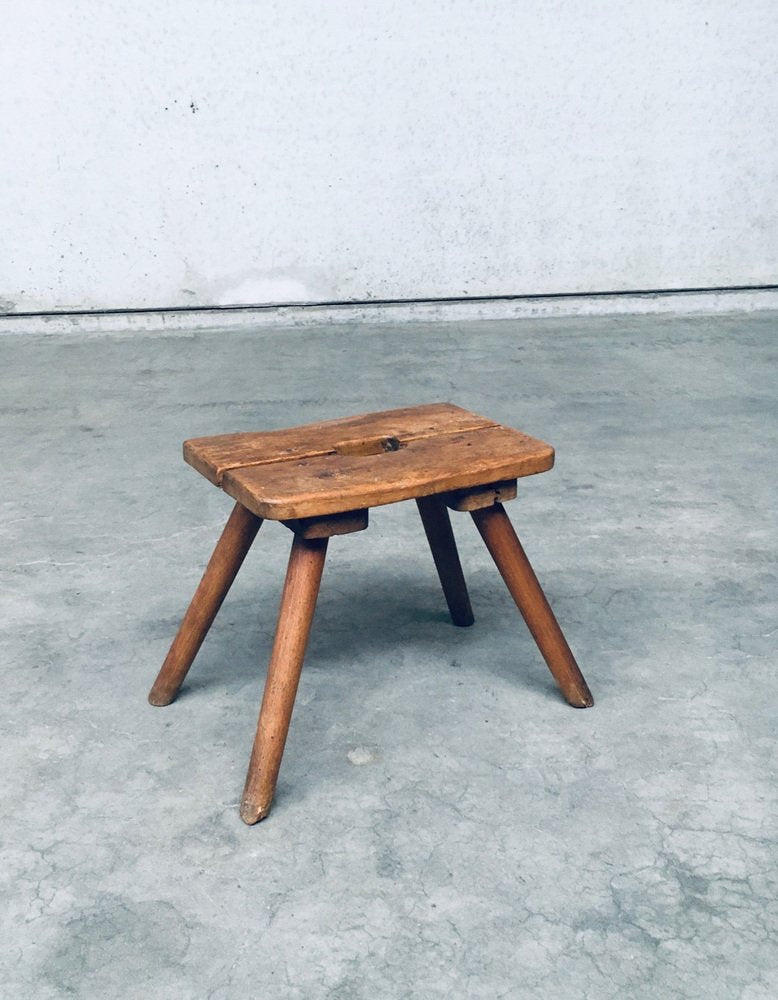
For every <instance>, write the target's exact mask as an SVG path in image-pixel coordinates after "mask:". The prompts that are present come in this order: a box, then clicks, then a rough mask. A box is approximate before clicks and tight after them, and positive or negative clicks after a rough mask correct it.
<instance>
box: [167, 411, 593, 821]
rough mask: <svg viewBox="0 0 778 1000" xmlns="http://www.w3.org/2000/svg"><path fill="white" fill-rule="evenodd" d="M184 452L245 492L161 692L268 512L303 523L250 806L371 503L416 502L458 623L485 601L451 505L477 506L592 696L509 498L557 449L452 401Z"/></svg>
mask: <svg viewBox="0 0 778 1000" xmlns="http://www.w3.org/2000/svg"><path fill="white" fill-rule="evenodd" d="M184 458H185V459H186V461H187V462H189V464H190V465H192V466H194V468H195V469H197V470H198V472H201V473H202V474H203V475H204V476H205V477H206V478H207V479H209V480H210V481H211V482H212V483H213V484H214V485H216V486H219V487H220V488H221V489H222V490H224V492H225V493H228V494H229V495H230V496H231V497H233V499H234V500H235V505H234V507H233V510H232V513H231V514H230V516H229V518H228V520H227V523H226V525H225V526H224V530H223V531H222V534H221V537H220V538H219V541H218V542H217V543H216V548H215V549H214V550H213V554H212V556H211V558H210V561H209V562H208V565H207V566H206V569H205V573H204V574H203V577H202V579H201V581H200V584H199V586H198V587H197V590H196V591H195V594H194V597H193V598H192V601H191V603H190V604H189V607H188V609H187V611H186V614H185V615H184V618H183V621H182V622H181V626H180V628H179V630H178V632H177V634H176V637H175V639H174V640H173V643H172V645H171V647H170V650H169V652H168V654H167V657H166V658H165V662H164V663H163V664H162V668H161V670H160V671H159V674H158V675H157V679H156V681H155V682H154V685H153V687H152V689H151V691H150V692H149V701H150V702H151V704H152V705H157V706H162V705H169V704H170V703H171V702H172V701H173V700H174V699H175V697H176V695H177V694H178V692H179V690H180V688H181V685H182V684H183V683H184V680H185V678H186V675H187V673H188V671H189V668H190V667H191V665H192V662H193V661H194V658H195V656H196V655H197V651H198V650H199V648H200V646H201V645H202V642H203V640H204V639H205V636H206V635H207V633H208V630H209V628H210V627H211V625H212V623H213V621H214V618H215V617H216V615H217V613H218V611H219V608H220V607H221V604H222V601H223V600H224V598H225V597H226V595H227V592H228V591H229V589H230V587H231V585H232V582H233V581H234V579H235V576H236V575H237V573H238V570H239V569H240V567H241V564H242V563H243V560H244V558H245V556H246V554H247V553H248V551H249V549H250V548H251V545H252V543H253V542H254V539H255V537H256V535H257V532H258V531H259V529H260V527H261V525H262V523H263V521H264V520H265V519H269V520H274V521H282V522H283V524H284V525H285V526H286V527H287V528H289V529H290V531H291V532H292V546H291V551H290V553H289V563H288V566H287V571H286V580H285V582H284V589H283V592H282V595H281V604H280V607H279V610H278V622H277V625H276V631H275V638H274V640H273V648H272V651H271V653H270V662H269V663H268V668H267V676H266V679H265V686H264V693H263V695H262V706H261V708H260V711H259V718H258V720H257V729H256V734H255V737H254V745H253V748H252V751H251V758H250V760H249V766H248V773H247V775H246V784H245V786H244V789H243V796H242V798H241V806H240V815H241V818H242V819H243V820H244V821H245V822H246V823H249V824H252V823H256V822H258V820H261V819H263V818H264V817H265V816H267V814H268V812H269V810H270V806H271V803H272V801H273V795H274V793H275V787H276V781H277V779H278V771H279V768H280V766H281V757H282V755H283V752H284V746H285V744H286V738H287V734H288V731H289V723H290V720H291V718H292V709H293V708H294V700H295V694H296V692H297V685H298V683H299V680H300V672H301V670H302V666H303V659H304V656H305V649H306V646H307V643H308V636H309V634H310V630H311V623H312V621H313V615H314V611H315V609H316V598H317V595H318V593H319V585H320V583H321V578H322V571H323V570H324V560H325V556H326V554H327V546H328V543H329V541H330V539H331V538H332V537H334V536H336V535H349V534H351V533H353V532H356V531H363V530H364V529H365V528H367V526H368V511H369V509H370V508H371V507H377V506H380V505H382V504H388V503H395V502H396V501H399V500H411V499H413V500H415V501H416V506H417V508H418V512H419V515H420V518H421V524H422V527H423V529H424V533H425V534H426V536H427V541H428V542H429V547H430V551H431V553H432V560H433V562H434V564H435V569H436V570H437V574H438V577H439V579H440V584H441V587H442V589H443V596H444V597H445V600H446V603H447V605H448V609H449V613H450V616H451V622H452V624H454V625H457V626H461V627H467V626H470V625H472V624H473V621H474V617H473V609H472V606H471V604H470V596H469V594H468V590H467V584H466V582H465V577H464V574H463V572H462V566H461V563H460V561H459V553H458V551H457V545H456V540H455V538H454V533H453V531H452V528H451V520H450V517H449V513H448V510H449V508H450V509H451V510H455V511H468V512H469V513H470V516H471V517H472V519H473V522H474V523H475V526H476V528H477V529H478V532H479V533H480V535H481V537H482V538H483V540H484V543H485V544H486V547H487V549H488V551H489V553H490V554H491V556H492V559H493V560H494V563H495V565H496V566H497V569H498V570H499V571H500V574H501V576H502V578H503V580H504V581H505V584H506V586H507V588H508V591H509V592H510V594H511V596H512V597H513V600H514V601H515V603H516V606H517V607H518V609H519V610H520V612H521V614H522V615H523V617H524V620H525V621H526V623H527V625H528V627H529V630H530V632H531V633H532V635H533V637H534V639H535V641H536V642H537V645H538V648H539V649H540V652H541V653H542V654H543V658H544V659H545V661H546V663H547V665H548V668H549V670H550V671H551V673H552V675H553V676H554V679H555V680H556V682H557V684H558V685H559V688H560V690H561V691H562V694H563V695H564V697H565V699H566V700H567V702H568V703H569V704H570V705H573V706H575V707H576V708H588V707H589V706H590V705H592V704H593V699H592V695H591V692H590V691H589V688H588V686H587V684H586V681H585V680H584V677H583V674H582V673H581V671H580V669H579V667H578V664H577V663H576V661H575V657H574V656H573V654H572V652H571V650H570V647H569V646H568V644H567V640H566V639H565V637H564V635H563V633H562V630H561V628H560V627H559V623H558V622H557V620H556V618H555V617H554V613H553V611H552V610H551V607H550V606H549V603H548V601H547V600H546V596H545V594H544V593H543V590H542V588H541V586H540V584H539V583H538V579H537V577H536V576H535V573H534V571H533V569H532V566H531V565H530V562H529V560H528V559H527V556H526V553H525V552H524V549H523V547H522V545H521V542H520V541H519V538H518V536H517V535H516V532H515V531H514V529H513V526H512V525H511V522H510V520H509V519H508V515H507V514H506V512H505V510H504V508H503V506H502V501H504V500H512V499H513V498H514V497H515V496H516V480H517V479H518V478H519V477H520V476H531V475H534V474H535V473H537V472H545V471H546V470H547V469H550V468H551V467H552V465H553V464H554V449H553V448H552V447H551V446H550V445H548V444H545V443H544V442H543V441H538V440H537V439H536V438H531V437H528V436H527V435H526V434H522V433H521V432H520V431H517V430H512V429H511V428H509V427H503V426H502V424H498V423H495V421H493V420H488V419H487V418H486V417H481V416H479V415H478V414H477V413H471V412H470V411H469V410H464V409H462V408H461V407H459V406H454V405H453V404H452V403H432V404H426V405H422V406H411V407H405V408H403V409H398V410H384V411H383V412H381V413H364V414H361V415H360V416H356V417H345V418H343V419H340V420H325V421H322V422H320V423H316V424H306V425H304V426H302V427H289V428H285V429H283V430H276V431H261V432H257V433H253V432H252V433H243V434H219V435H216V436H212V437H204V438H192V439H191V440H189V441H186V442H184Z"/></svg>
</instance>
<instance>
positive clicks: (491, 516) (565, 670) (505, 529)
mask: <svg viewBox="0 0 778 1000" xmlns="http://www.w3.org/2000/svg"><path fill="white" fill-rule="evenodd" d="M471 515H472V518H473V520H474V521H475V524H476V527H477V528H478V530H479V531H480V533H481V537H482V538H483V540H484V542H485V543H486V547H487V549H489V552H490V553H491V555H492V558H493V559H494V561H495V563H496V564H497V568H498V569H499V571H500V573H501V574H502V578H503V580H505V583H506V585H507V587H508V590H509V591H510V593H511V597H513V599H514V601H515V602H516V605H517V607H518V609H519V611H521V613H522V615H523V616H524V621H525V622H526V623H527V625H528V626H529V630H530V632H531V633H532V635H533V637H534V639H535V642H536V643H537V644H538V647H539V649H540V652H541V653H542V654H543V658H544V659H545V661H546V663H547V664H548V667H549V670H550V671H551V673H552V674H553V675H554V679H555V680H556V682H557V684H558V685H559V687H560V688H561V690H562V694H563V695H564V696H565V698H566V699H567V701H568V702H569V703H570V704H571V705H573V706H574V707H575V708H589V707H590V706H591V705H593V704H594V699H593V698H592V695H591V693H590V691H589V688H588V687H587V686H586V681H585V680H584V678H583V675H582V673H581V671H580V670H579V669H578V664H577V663H576V662H575V658H574V657H573V654H572V653H571V652H570V647H569V646H568V645H567V640H566V639H565V637H564V635H563V634H562V630H561V629H560V627H559V624H558V623H557V620H556V618H555V617H554V612H553V611H552V610H551V608H550V606H549V603H548V601H547V600H546V595H545V594H544V593H543V591H542V589H541V587H540V584H539V583H538V578H537V577H536V576H535V573H534V571H533V569H532V566H531V565H530V562H529V560H528V559H527V556H526V555H525V553H524V549H523V548H522V546H521V542H520V541H519V539H518V537H517V535H516V532H515V531H514V530H513V525H512V524H511V522H510V521H509V520H508V515H507V514H506V513H505V510H504V509H503V506H502V504H499V503H497V504H495V505H494V506H493V507H484V508H483V509H481V510H474V511H471Z"/></svg>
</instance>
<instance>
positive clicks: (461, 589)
mask: <svg viewBox="0 0 778 1000" xmlns="http://www.w3.org/2000/svg"><path fill="white" fill-rule="evenodd" d="M416 504H417V506H418V508H419V514H420V515H421V523H422V524H423V525H424V531H425V534H426V535H427V541H428V542H429V545H430V549H431V550H432V558H433V560H434V561H435V568H436V569H437V571H438V576H439V577H440V585H441V586H442V588H443V594H444V596H445V598H446V603H447V604H448V610H449V611H450V613H451V621H452V622H453V623H454V624H455V625H460V626H467V625H472V624H473V621H474V619H473V609H472V607H471V606H470V597H469V595H468V593H467V584H466V583H465V577H464V574H463V573H462V564H461V563H460V561H459V553H458V552H457V543H456V540H455V539H454V532H453V531H452V529H451V520H450V518H449V516H448V511H447V510H446V505H445V504H444V502H443V500H442V499H441V498H440V497H436V496H431V497H419V498H418V500H417V501H416Z"/></svg>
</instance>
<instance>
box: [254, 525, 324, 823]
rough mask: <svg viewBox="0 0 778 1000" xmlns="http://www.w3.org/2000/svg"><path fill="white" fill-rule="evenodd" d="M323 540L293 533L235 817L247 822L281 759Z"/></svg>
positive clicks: (269, 790)
mask: <svg viewBox="0 0 778 1000" xmlns="http://www.w3.org/2000/svg"><path fill="white" fill-rule="evenodd" d="M327 541H328V540H327V539H326V538H318V539H305V538H301V537H300V536H299V535H295V537H294V541H293V542H292V551H291V554H290V556H289V566H288V568H287V572H286V581H285V583H284V590H283V594H282V596H281V607H280V610H279V613H278V624H277V626H276V634H275V640H274V642H273V651H272V653H271V655H270V665H269V666H268V671H267V680H266V681H265V691H264V695H263V697H262V707H261V709H260V711H259V721H258V723H257V733H256V737H255V739H254V747H253V749H252V751H251V761H250V763H249V769H248V774H247V776H246V785H245V787H244V790H243V798H242V800H241V807H240V815H241V818H242V819H243V821H244V822H245V823H248V824H249V825H251V824H252V823H256V822H258V821H259V820H261V819H264V817H265V816H267V814H268V812H269V811H270V806H271V804H272V801H273V794H274V792H275V787H276V781H277V780H278V770H279V768H280V766H281V757H282V756H283V753H284V746H285V745H286V736H287V733H288V731H289V722H290V720H291V718H292V709H293V708H294V699H295V695H296V694H297V685H298V683H299V681H300V672H301V671H302V667H303V659H304V657H305V649H306V646H307V645H308V636H309V635H310V631H311V623H312V621H313V614H314V611H315V609H316V598H317V596H318V593H319V585H320V583H321V576H322V571H323V570H324V559H325V556H326V554H327Z"/></svg>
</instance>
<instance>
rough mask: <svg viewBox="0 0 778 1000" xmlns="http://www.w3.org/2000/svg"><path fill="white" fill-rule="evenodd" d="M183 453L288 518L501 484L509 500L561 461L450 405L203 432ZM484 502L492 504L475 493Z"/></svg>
mask: <svg viewBox="0 0 778 1000" xmlns="http://www.w3.org/2000/svg"><path fill="white" fill-rule="evenodd" d="M184 455H185V457H186V460H187V461H188V462H189V463H190V464H191V465H193V466H194V467H195V468H196V469H198V470H199V471H200V472H202V474H203V475H204V476H206V477H207V478H208V479H210V481H211V482H213V483H216V484H217V485H220V486H221V487H222V488H223V489H224V490H225V491H226V492H227V493H229V494H230V496H232V497H233V498H234V499H236V500H238V501H239V502H240V503H241V504H243V505H244V506H245V507H247V508H248V509H249V510H251V511H253V512H254V513H255V514H257V515H258V516H259V517H263V518H270V519H273V520H282V521H290V520H299V519H301V518H308V517H320V516H323V515H329V514H339V513H342V512H344V511H348V510H356V509H360V508H368V507H375V506H378V505H380V504H387V503H394V502H395V501H398V500H408V499H411V498H416V497H423V496H430V495H432V494H437V493H443V492H450V491H455V490H463V489H469V488H471V487H475V486H481V485H483V484H484V483H496V482H498V481H503V484H502V485H503V489H504V490H505V492H503V493H500V494H498V495H497V498H498V499H499V498H500V497H502V498H505V499H507V497H508V493H507V489H508V487H507V485H505V484H504V481H505V480H511V479H516V478H517V477H518V476H530V475H533V474H535V473H537V472H545V471H546V470H547V469H550V468H551V466H552V465H553V462H554V450H553V448H551V446H550V445H547V444H545V443H544V442H543V441H538V440H537V439H535V438H531V437H528V436H527V435H526V434H522V433H521V432H520V431H516V430H512V429H510V428H508V427H503V426H501V425H500V424H496V423H495V422H494V421H493V420H488V419H487V418H486V417H482V416H479V415H478V414H477V413H470V412H469V411H468V410H463V409H462V408H461V407H459V406H454V405H452V404H451V403H431V404H428V405H424V406H414V407H406V408H404V409H400V410H386V411H383V412H380V413H367V414H362V415H360V416H358V417H346V418H344V419H342V420H327V421H322V422H320V423H318V424H308V425H306V426H303V427H292V428H288V429H286V430H278V431H266V432H257V433H245V434H226V435H219V436H217V437H209V438H196V439H192V440H190V441H187V442H185V444H184ZM453 502H454V503H456V502H457V501H456V498H455V499H454V501H453ZM462 502H465V501H464V500H463V501H462ZM476 502H486V501H485V500H484V499H483V498H481V499H480V500H479V499H478V498H476V497H475V496H474V495H473V496H471V497H470V503H471V504H473V503H476ZM492 502H493V501H492ZM468 509H470V508H468Z"/></svg>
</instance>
